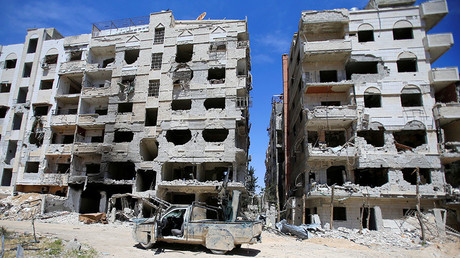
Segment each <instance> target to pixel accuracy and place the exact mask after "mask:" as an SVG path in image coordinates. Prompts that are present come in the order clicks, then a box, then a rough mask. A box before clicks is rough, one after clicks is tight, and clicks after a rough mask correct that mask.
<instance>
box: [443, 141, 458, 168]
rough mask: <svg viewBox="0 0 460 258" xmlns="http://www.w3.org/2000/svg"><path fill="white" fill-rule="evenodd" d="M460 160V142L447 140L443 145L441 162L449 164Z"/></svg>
mask: <svg viewBox="0 0 460 258" xmlns="http://www.w3.org/2000/svg"><path fill="white" fill-rule="evenodd" d="M457 160H460V142H455V141H452V142H446V143H443V144H442V145H441V163H442V164H449V163H452V162H455V161H457Z"/></svg>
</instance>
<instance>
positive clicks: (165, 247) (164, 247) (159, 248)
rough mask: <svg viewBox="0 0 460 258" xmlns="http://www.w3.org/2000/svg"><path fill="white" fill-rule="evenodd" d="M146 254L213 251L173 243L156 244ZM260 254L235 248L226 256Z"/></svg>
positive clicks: (258, 251) (253, 250) (249, 249)
mask: <svg viewBox="0 0 460 258" xmlns="http://www.w3.org/2000/svg"><path fill="white" fill-rule="evenodd" d="M134 247H136V248H139V249H144V248H143V247H142V246H141V245H140V244H137V245H134ZM144 250H145V251H146V252H153V253H154V255H160V254H162V255H168V254H174V253H177V254H184V255H186V254H187V252H192V253H194V255H197V254H200V253H208V254H212V252H211V250H209V249H207V248H206V247H204V246H202V245H190V244H177V243H174V244H171V243H155V245H154V246H153V247H152V248H150V249H144ZM259 253H260V250H257V249H252V248H244V247H240V248H235V249H233V250H232V251H230V252H227V253H225V255H239V256H248V257H251V256H252V257H254V256H256V255H258V254H259Z"/></svg>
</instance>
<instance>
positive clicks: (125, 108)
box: [118, 103, 133, 113]
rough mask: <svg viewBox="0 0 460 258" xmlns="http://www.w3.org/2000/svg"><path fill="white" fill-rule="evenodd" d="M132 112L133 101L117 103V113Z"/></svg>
mask: <svg viewBox="0 0 460 258" xmlns="http://www.w3.org/2000/svg"><path fill="white" fill-rule="evenodd" d="M129 112H133V103H119V104H118V113H129Z"/></svg>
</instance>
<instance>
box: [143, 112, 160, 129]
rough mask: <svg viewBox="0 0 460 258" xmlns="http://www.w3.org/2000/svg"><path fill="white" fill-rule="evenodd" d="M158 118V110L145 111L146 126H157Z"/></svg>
mask: <svg viewBox="0 0 460 258" xmlns="http://www.w3.org/2000/svg"><path fill="white" fill-rule="evenodd" d="M157 118H158V109H157V108H147V109H146V110H145V126H156V125H157Z"/></svg>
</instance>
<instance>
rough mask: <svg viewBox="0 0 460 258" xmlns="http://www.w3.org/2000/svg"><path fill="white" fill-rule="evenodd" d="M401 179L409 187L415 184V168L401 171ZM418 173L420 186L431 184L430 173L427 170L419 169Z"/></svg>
mask: <svg viewBox="0 0 460 258" xmlns="http://www.w3.org/2000/svg"><path fill="white" fill-rule="evenodd" d="M401 171H402V173H403V178H404V180H406V181H407V182H408V183H410V184H411V185H416V184H417V172H416V171H415V168H403V169H402V170H401ZM419 173H420V184H421V185H426V184H431V171H430V169H428V168H419Z"/></svg>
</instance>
